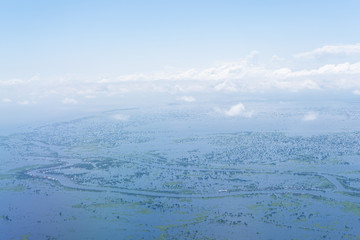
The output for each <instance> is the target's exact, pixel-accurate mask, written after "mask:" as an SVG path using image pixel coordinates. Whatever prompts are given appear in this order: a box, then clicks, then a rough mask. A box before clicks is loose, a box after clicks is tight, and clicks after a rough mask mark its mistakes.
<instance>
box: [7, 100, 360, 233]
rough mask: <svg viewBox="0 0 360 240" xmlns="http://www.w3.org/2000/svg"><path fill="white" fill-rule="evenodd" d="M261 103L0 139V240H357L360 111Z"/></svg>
mask: <svg viewBox="0 0 360 240" xmlns="http://www.w3.org/2000/svg"><path fill="white" fill-rule="evenodd" d="M259 106H261V104H258V105H256V104H254V105H253V106H252V107H253V108H254V109H257V111H255V112H254V115H253V117H251V118H248V117H237V118H228V117H224V116H220V114H219V111H215V110H212V109H211V108H206V107H204V108H199V109H198V108H197V109H195V108H190V107H180V106H172V107H171V108H170V107H169V108H162V109H157V110H154V109H150V110H149V109H142V108H132V109H118V110H113V111H108V112H101V113H98V114H93V115H90V116H86V117H83V118H77V119H74V120H71V121H64V122H57V123H54V124H48V125H44V126H42V127H38V128H33V129H32V130H31V131H27V132H24V133H16V134H9V135H3V136H1V137H0V160H1V161H0V202H1V208H0V236H6V237H5V238H4V239H360V230H359V225H360V132H359V131H358V129H357V128H356V127H355V126H358V125H357V124H358V123H359V119H358V116H359V114H358V113H357V112H356V111H355V110H354V108H352V107H351V106H349V109H346V108H338V109H341V111H342V112H339V111H340V110H339V111H338V109H335V110H336V111H335V110H334V109H330V110H329V109H327V110H328V111H327V114H325V115H321V116H320V118H319V119H317V120H315V121H312V122H306V121H303V120H302V116H303V115H304V114H306V113H307V112H308V109H307V108H304V107H303V106H301V107H299V106H297V105H294V104H292V105H289V104H283V105H281V107H278V108H276V109H273V108H271V109H269V108H264V109H265V110H264V109H263V108H261V107H259ZM346 106H348V105H346ZM294 109H295V110H294ZM315 110H317V111H319V112H321V111H322V110H323V108H321V107H319V106H318V108H317V109H315ZM346 114H347V115H346ZM343 115H346V116H347V118H342V117H341V116H343Z"/></svg>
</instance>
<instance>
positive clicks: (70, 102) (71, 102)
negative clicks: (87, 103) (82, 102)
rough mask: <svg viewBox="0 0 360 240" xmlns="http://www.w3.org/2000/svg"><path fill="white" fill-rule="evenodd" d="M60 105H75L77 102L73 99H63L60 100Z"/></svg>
mask: <svg viewBox="0 0 360 240" xmlns="http://www.w3.org/2000/svg"><path fill="white" fill-rule="evenodd" d="M62 103H63V104H77V103H78V101H76V100H75V99H73V98H64V99H63V100H62Z"/></svg>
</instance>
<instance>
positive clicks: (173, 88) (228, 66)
mask: <svg viewBox="0 0 360 240" xmlns="http://www.w3.org/2000/svg"><path fill="white" fill-rule="evenodd" d="M359 47H360V44H354V45H340V46H336V48H335V47H334V46H325V47H321V48H319V49H318V50H314V51H313V52H314V54H320V53H331V52H335V53H336V52H345V53H349V54H350V53H355V52H357V50H356V49H358V48H359ZM258 55H259V53H258V52H256V51H254V52H252V53H250V54H249V55H248V56H246V57H244V58H243V59H240V60H238V61H234V62H225V63H221V64H218V65H215V66H210V67H207V68H190V69H185V70H174V69H166V70H164V71H158V72H153V73H147V74H144V73H140V74H130V75H122V76H117V77H115V76H106V78H104V77H103V76H101V77H93V78H91V77H90V78H89V77H81V76H77V75H66V76H57V77H47V78H42V77H40V75H36V76H35V77H32V78H29V79H17V78H14V79H10V80H1V79H0V95H1V96H7V97H9V98H10V99H11V100H12V101H13V102H18V103H19V102H20V101H22V100H23V99H31V100H33V101H39V100H41V101H43V100H42V99H46V98H47V97H49V98H50V97H53V96H62V97H63V98H64V99H63V100H62V103H63V104H76V103H78V101H77V100H76V99H84V100H86V99H88V98H97V99H99V101H101V97H107V96H125V95H130V94H138V93H170V94H181V95H180V96H183V97H182V98H180V100H182V101H187V102H191V101H192V99H191V98H190V97H191V95H196V94H197V93H214V92H219V94H229V93H235V92H236V93H246V92H251V93H254V92H271V91H274V90H275V91H276V90H283V91H302V90H337V89H343V90H349V91H350V92H351V91H352V92H353V93H354V94H357V93H356V91H360V61H358V62H351V61H349V60H348V59H346V60H348V61H344V62H342V63H336V64H322V65H321V64H320V62H318V63H317V64H316V65H314V66H318V67H311V68H304V67H303V65H302V63H301V62H303V61H298V60H296V59H295V60H293V61H291V62H288V61H286V60H284V59H281V58H279V57H277V56H274V57H272V59H269V61H268V63H263V62H260V61H258V60H257V56H258ZM317 60H318V59H317ZM274 61H275V62H281V64H277V63H276V64H274V63H273V62H274ZM296 61H298V62H296ZM331 63H332V62H331ZM287 64H288V65H287ZM19 97H21V98H19Z"/></svg>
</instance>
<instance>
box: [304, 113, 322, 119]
mask: <svg viewBox="0 0 360 240" xmlns="http://www.w3.org/2000/svg"><path fill="white" fill-rule="evenodd" d="M318 116H319V114H318V113H317V112H308V113H306V114H305V115H304V116H303V118H302V120H303V121H314V120H316V119H318Z"/></svg>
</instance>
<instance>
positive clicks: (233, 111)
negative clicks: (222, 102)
mask: <svg viewBox="0 0 360 240" xmlns="http://www.w3.org/2000/svg"><path fill="white" fill-rule="evenodd" d="M215 111H217V112H220V113H222V114H224V115H225V116H227V117H236V116H240V117H245V118H251V117H252V115H253V112H250V111H247V110H246V108H245V106H244V105H243V104H242V103H238V104H236V105H233V106H231V107H230V108H229V109H219V108H215Z"/></svg>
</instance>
